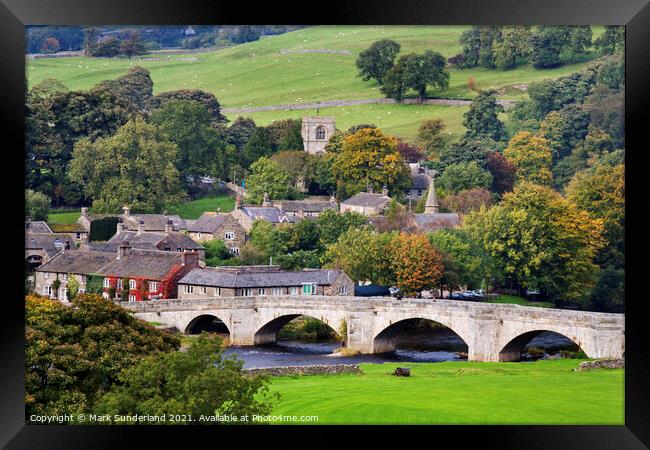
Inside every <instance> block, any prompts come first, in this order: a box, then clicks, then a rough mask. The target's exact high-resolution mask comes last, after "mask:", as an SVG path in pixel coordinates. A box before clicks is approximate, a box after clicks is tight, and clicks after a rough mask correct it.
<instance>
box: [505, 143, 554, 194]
mask: <svg viewBox="0 0 650 450" xmlns="http://www.w3.org/2000/svg"><path fill="white" fill-rule="evenodd" d="M503 156H505V157H506V159H507V160H508V161H509V162H511V163H512V164H514V166H515V167H516V168H517V182H520V181H530V182H531V183H537V184H542V185H550V184H551V182H552V181H553V174H552V172H551V163H552V161H553V155H552V151H551V148H550V147H549V145H548V141H547V140H546V139H544V138H543V137H540V136H536V135H534V134H532V133H529V132H527V131H521V132H519V133H517V134H516V135H515V136H514V137H513V138H512V139H511V140H510V142H509V143H508V147H506V149H505V150H504V151H503Z"/></svg>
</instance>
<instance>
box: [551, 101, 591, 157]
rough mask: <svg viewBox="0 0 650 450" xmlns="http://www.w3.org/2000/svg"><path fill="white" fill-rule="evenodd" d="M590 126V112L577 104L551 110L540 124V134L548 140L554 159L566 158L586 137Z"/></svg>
mask: <svg viewBox="0 0 650 450" xmlns="http://www.w3.org/2000/svg"><path fill="white" fill-rule="evenodd" d="M588 127H589V113H588V112H586V111H584V110H583V109H582V108H580V107H578V106H577V105H567V106H565V107H564V108H562V109H561V110H560V111H551V112H550V113H548V115H547V116H546V117H545V118H544V120H543V121H542V123H541V124H540V128H539V134H540V136H542V137H544V138H546V139H547V140H548V144H549V146H550V147H551V150H552V152H553V161H557V160H559V159H562V158H564V157H565V156H567V155H569V154H570V153H571V150H573V148H574V147H575V146H576V145H577V144H578V142H580V141H581V140H583V139H584V137H585V136H586V134H587V129H588Z"/></svg>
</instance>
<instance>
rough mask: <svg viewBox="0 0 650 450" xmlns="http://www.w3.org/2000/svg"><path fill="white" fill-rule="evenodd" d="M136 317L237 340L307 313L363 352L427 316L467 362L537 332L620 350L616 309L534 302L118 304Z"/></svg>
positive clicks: (504, 353) (606, 352) (500, 353)
mask: <svg viewBox="0 0 650 450" xmlns="http://www.w3.org/2000/svg"><path fill="white" fill-rule="evenodd" d="M124 306H125V308H127V309H129V310H131V311H133V312H134V313H135V315H136V316H137V317H140V318H142V319H144V320H149V321H156V322H161V323H165V324H167V325H169V326H173V327H176V328H178V329H179V330H180V331H183V332H190V331H191V330H192V328H193V327H194V325H195V324H196V321H197V320H198V319H199V318H201V317H203V318H204V317H206V316H213V317H215V318H218V319H220V320H221V321H223V323H224V324H225V325H226V326H227V327H228V329H229V331H230V341H231V342H232V343H234V344H236V345H255V344H261V343H266V342H273V341H275V338H276V334H277V332H278V331H279V330H280V329H281V328H282V326H284V325H285V324H286V323H288V322H289V321H290V320H292V319H293V318H295V317H297V316H299V315H307V316H311V317H315V318H317V319H319V320H322V321H323V322H325V323H326V324H328V325H329V326H330V327H332V328H333V329H334V330H335V331H339V330H341V329H342V326H343V325H345V329H346V332H347V336H345V338H346V341H347V345H348V347H349V348H351V349H354V350H358V351H360V352H363V353H378V352H383V351H390V350H392V349H393V348H394V346H395V337H396V334H397V333H398V330H399V323H402V322H404V321H405V320H409V319H416V318H418V319H429V320H433V321H435V322H438V323H441V324H442V325H445V326H447V327H448V328H450V329H451V330H453V331H454V332H456V333H457V334H458V335H459V336H460V337H461V338H462V339H463V340H464V341H465V342H466V343H467V345H468V354H469V359H470V360H472V359H473V360H480V361H499V360H512V359H517V358H518V357H519V352H520V350H521V348H522V347H523V346H524V345H525V344H526V343H527V342H528V341H530V339H532V338H533V337H534V336H535V335H536V334H538V333H540V332H541V331H553V332H557V333H560V334H563V335H565V336H566V337H568V338H569V339H571V340H573V341H574V342H576V343H577V344H578V345H579V346H580V347H581V348H582V349H583V351H585V353H586V354H587V355H588V356H590V357H616V358H620V357H622V356H623V354H624V351H625V346H624V329H625V319H624V316H623V315H622V314H608V313H597V312H588V311H574V310H560V309H552V308H537V307H527V306H519V305H513V304H494V303H480V302H467V301H458V300H442V299H437V300H425V299H411V298H405V299H400V300H398V299H395V298H391V297H372V298H367V297H342V296H340V297H339V296H331V297H330V296H258V297H213V298H202V299H175V300H174V299H172V300H154V301H147V302H134V303H126V304H124Z"/></svg>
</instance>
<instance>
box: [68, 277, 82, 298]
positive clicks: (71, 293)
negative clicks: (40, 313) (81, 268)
mask: <svg viewBox="0 0 650 450" xmlns="http://www.w3.org/2000/svg"><path fill="white" fill-rule="evenodd" d="M66 287H67V291H66V292H67V296H68V298H67V300H68V301H73V300H74V299H75V298H76V297H77V295H78V294H79V282H78V281H77V278H76V277H75V276H74V274H72V273H69V274H68V283H67V285H66Z"/></svg>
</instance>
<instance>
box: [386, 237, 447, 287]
mask: <svg viewBox="0 0 650 450" xmlns="http://www.w3.org/2000/svg"><path fill="white" fill-rule="evenodd" d="M390 253H391V263H390V266H391V269H392V271H393V273H394V276H395V282H396V284H397V287H398V288H399V289H400V290H401V291H402V292H403V293H404V295H407V296H417V295H419V294H420V292H421V291H423V290H431V289H434V288H436V287H437V285H438V282H439V280H440V278H441V276H442V273H443V266H442V255H441V254H440V252H438V251H437V250H436V249H435V248H434V247H433V246H432V245H431V243H430V242H429V240H428V239H427V237H426V236H424V235H421V234H406V233H400V234H398V235H395V236H394V237H393V239H392V240H391V241H390Z"/></svg>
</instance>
